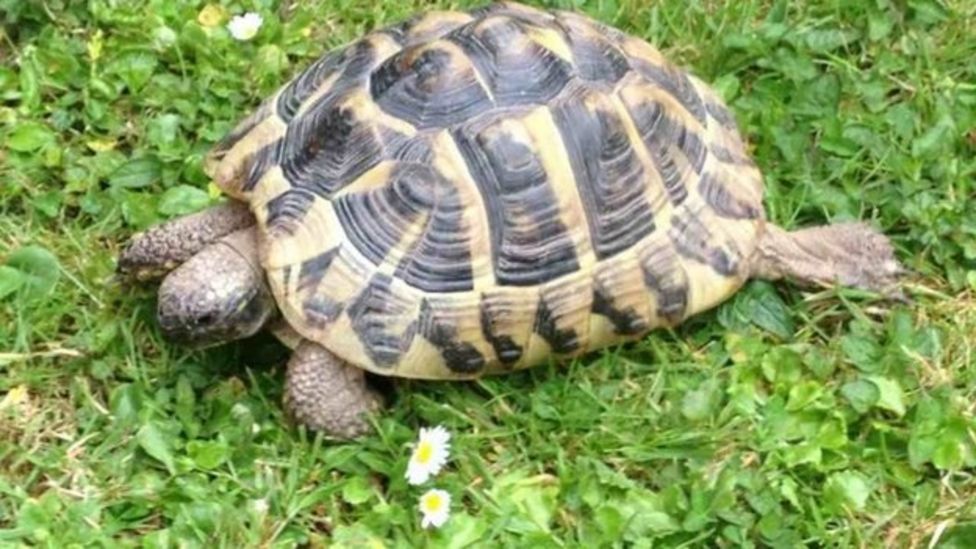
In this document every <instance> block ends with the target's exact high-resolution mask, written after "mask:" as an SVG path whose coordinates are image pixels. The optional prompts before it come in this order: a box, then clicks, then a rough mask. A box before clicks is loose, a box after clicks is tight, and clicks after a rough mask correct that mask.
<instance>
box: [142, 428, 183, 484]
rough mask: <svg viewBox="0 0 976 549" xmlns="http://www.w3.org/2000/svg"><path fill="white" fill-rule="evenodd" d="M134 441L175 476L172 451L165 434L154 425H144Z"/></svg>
mask: <svg viewBox="0 0 976 549" xmlns="http://www.w3.org/2000/svg"><path fill="white" fill-rule="evenodd" d="M136 440H137V441H138V442H139V446H140V447H141V448H142V449H143V450H144V451H145V452H146V453H147V454H149V455H150V456H152V457H153V458H155V459H156V460H158V461H159V462H160V463H162V464H163V465H164V466H165V467H166V470H167V471H169V473H170V474H171V475H175V474H176V462H175V460H174V459H173V450H172V449H171V447H170V444H169V441H167V440H166V433H164V432H163V431H161V430H160V429H159V427H157V426H156V424H155V423H146V424H145V425H143V426H142V427H140V428H139V432H138V433H136Z"/></svg>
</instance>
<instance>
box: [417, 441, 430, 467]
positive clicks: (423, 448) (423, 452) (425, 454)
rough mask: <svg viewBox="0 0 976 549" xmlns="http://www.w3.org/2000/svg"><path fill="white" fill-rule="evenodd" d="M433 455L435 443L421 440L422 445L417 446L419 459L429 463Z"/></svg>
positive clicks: (421, 461)
mask: <svg viewBox="0 0 976 549" xmlns="http://www.w3.org/2000/svg"><path fill="white" fill-rule="evenodd" d="M432 457H434V445H433V444H431V443H429V442H426V441H425V442H421V443H420V446H417V461H418V462H420V463H423V464H427V463H428V462H429V461H430V458H432Z"/></svg>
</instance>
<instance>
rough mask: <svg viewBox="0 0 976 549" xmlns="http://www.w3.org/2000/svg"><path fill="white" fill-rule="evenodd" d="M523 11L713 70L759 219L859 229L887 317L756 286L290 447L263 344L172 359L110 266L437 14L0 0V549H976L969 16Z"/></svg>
mask: <svg viewBox="0 0 976 549" xmlns="http://www.w3.org/2000/svg"><path fill="white" fill-rule="evenodd" d="M433 3H434V4H439V5H449V4H450V5H456V4H458V3H448V2H433ZM545 3H546V4H549V5H556V6H559V7H564V8H569V7H573V8H576V9H579V10H582V11H585V12H587V13H589V14H590V15H592V16H594V17H597V18H599V19H601V20H603V21H605V22H607V23H611V24H614V25H616V26H618V27H620V28H622V29H624V30H626V31H628V32H631V33H633V34H636V35H639V36H641V37H644V38H646V39H648V40H649V41H650V42H651V43H653V44H655V45H657V46H658V47H659V48H661V49H662V50H663V51H664V52H665V53H666V54H667V55H668V56H669V57H670V58H672V59H673V60H675V61H677V62H679V63H680V64H682V65H684V66H687V67H689V68H690V69H691V70H692V71H693V72H695V73H696V74H698V75H700V76H701V77H702V78H703V79H705V80H706V81H708V82H712V83H713V84H714V85H715V87H716V88H717V89H718V90H719V91H720V93H721V94H722V95H723V96H724V97H725V98H726V100H727V101H728V102H729V104H730V105H731V107H732V110H733V111H734V113H735V115H736V117H737V119H738V121H739V124H740V126H741V127H742V129H743V132H744V134H745V135H746V137H747V139H748V140H749V142H750V144H751V148H752V150H753V153H754V155H755V158H756V161H757V163H758V165H759V166H760V167H761V169H762V170H763V173H764V176H765V182H766V189H767V196H766V205H767V211H768V213H769V216H770V218H772V219H774V220H775V221H777V222H779V223H782V224H784V225H787V226H790V227H797V226H801V225H806V224H813V223H822V222H825V221H840V220H849V219H865V220H868V221H870V222H871V223H872V224H874V225H875V226H877V227H879V228H881V229H882V230H884V231H885V232H886V233H887V234H889V235H890V236H891V237H892V239H893V241H894V243H895V246H896V248H897V254H898V256H899V258H900V259H901V260H902V261H903V262H904V263H905V265H906V266H907V267H908V268H909V269H910V271H911V274H910V276H909V277H908V278H907V279H906V280H905V292H906V294H907V295H908V296H909V298H910V301H909V302H908V303H903V304H901V303H893V302H890V301H886V300H883V299H881V298H879V297H878V296H874V295H870V294H865V293H863V292H854V291H847V290H830V291H826V290H825V291H818V292H811V291H804V290H801V289H799V288H796V287H794V286H791V285H789V284H775V285H773V284H768V283H761V282H754V283H751V284H749V285H748V286H747V287H746V288H745V289H744V290H743V291H742V292H740V293H739V294H737V296H736V297H735V298H733V299H732V300H730V301H728V302H727V303H725V304H724V305H722V306H721V307H719V308H717V309H716V310H714V311H711V312H709V313H707V314H703V315H700V316H698V317H695V318H694V319H693V320H691V321H689V322H687V323H686V324H684V325H682V326H681V327H680V328H679V329H676V330H670V331H667V330H661V331H657V332H654V333H652V334H650V335H648V336H647V337H645V338H644V339H643V340H642V341H640V342H638V343H636V344H633V345H629V346H626V347H622V348H613V349H609V350H607V351H606V352H602V353H596V354H594V355H592V356H588V357H586V358H584V359H581V360H576V361H573V362H572V363H570V364H564V365H557V364H553V365H550V366H547V367H541V368H537V369H534V370H532V371H528V372H523V373H519V374H517V375H511V376H508V377H503V378H492V379H485V380H481V381H478V382H472V383H457V384H449V383H430V382H427V383H421V382H398V383H396V384H395V394H396V400H395V401H394V402H393V403H392V405H391V406H390V407H389V409H388V410H387V411H386V413H384V414H383V415H382V416H378V417H376V420H375V421H376V430H375V434H373V435H371V436H368V437H365V438H363V439H361V440H359V441H356V442H353V443H336V442H334V441H329V440H323V439H321V438H315V437H311V436H308V435H307V434H306V433H305V432H303V431H299V430H296V429H294V428H292V427H290V426H289V425H288V424H287V422H286V421H284V418H283V416H282V410H281V407H280V404H279V401H280V397H281V393H282V384H283V366H284V360H285V359H286V357H287V354H286V352H285V350H284V349H283V348H282V347H281V346H280V345H279V344H277V343H276V342H275V341H274V340H273V339H271V338H270V337H269V336H260V337H257V338H254V339H252V340H249V341H245V342H242V343H236V344H231V345H227V346H224V347H220V348H216V349H212V350H207V351H203V352H193V351H188V350H185V349H182V348H179V347H176V346H173V345H169V344H167V343H165V342H164V341H163V340H162V339H161V337H160V336H159V332H158V329H157V327H156V324H155V320H154V316H153V313H154V299H153V289H152V288H151V287H135V288H133V287H127V286H124V285H120V284H118V283H116V282H115V281H114V280H113V273H114V268H115V257H116V255H117V253H118V252H119V250H120V248H121V246H122V245H123V244H124V243H125V241H126V239H127V237H128V236H129V235H131V234H132V233H133V232H135V231H138V230H141V229H144V228H146V227H147V226H149V225H151V224H153V223H156V222H158V221H160V220H163V219H166V218H170V217H173V216H178V215H181V214H184V213H187V212H191V211H195V210H198V209H200V208H203V207H205V206H206V205H207V204H209V203H211V202H212V201H214V200H215V199H217V193H216V192H215V191H214V189H213V188H212V187H211V186H210V182H209V181H208V179H207V177H206V176H205V175H204V174H203V172H202V169H201V161H202V158H203V155H204V154H205V153H206V151H207V150H208V148H209V147H210V146H211V145H212V144H213V143H214V142H215V141H216V140H218V139H219V138H220V137H221V136H222V135H223V134H224V133H225V132H226V131H228V130H229V129H230V128H231V126H232V125H233V124H234V123H235V122H236V121H237V120H239V119H240V118H241V117H242V116H244V115H245V114H246V113H247V112H248V111H249V109H251V108H252V107H253V106H255V105H256V104H257V102H258V101H260V99H261V98H262V97H264V96H265V95H266V94H268V93H270V92H271V91H273V90H274V89H275V88H276V87H277V86H278V85H280V84H281V83H283V82H284V81H285V80H286V79H287V78H289V77H290V75H293V74H295V73H296V72H297V71H298V70H299V69H300V68H302V67H304V66H306V65H307V64H308V63H310V62H311V61H312V60H313V59H314V58H316V57H317V56H319V55H320V54H321V53H323V52H324V51H325V50H327V49H329V48H331V47H335V46H338V45H340V44H342V43H344V42H346V41H348V40H351V39H352V38H354V37H356V36H358V35H360V34H362V33H363V32H365V31H367V30H369V29H372V28H375V27H377V26H379V25H383V24H385V23H391V22H394V21H397V20H399V19H402V18H403V17H405V16H407V15H409V14H411V13H413V12H414V11H416V10H418V9H420V8H422V7H424V6H428V5H430V4H431V3H430V2H423V1H420V0H412V1H402V0H401V1H393V0H374V1H371V2H369V1H365V0H352V1H340V0H317V1H312V2H289V1H284V2H280V3H279V2H275V1H272V0H246V1H227V2H223V3H221V4H218V5H207V4H205V3H202V2H196V1H189V0H181V1H168V0H150V1H148V2H141V1H134V0H90V1H88V2H66V1H64V0H48V1H46V2H39V1H26V2H25V1H23V0H0V21H2V23H3V25H4V27H3V28H2V29H0V545H4V546H6V545H8V544H11V545H13V546H49V547H63V546H71V545H74V546H82V545H85V546H89V545H92V546H113V547H114V546H143V547H171V546H173V547H175V546H179V547H197V546H199V547H216V546H249V547H250V546H272V545H273V546H285V547H287V546H295V545H302V544H311V545H312V546H316V547H317V546H325V545H330V546H332V545H334V546H337V547H341V546H360V545H363V544H372V546H375V547H379V546H384V545H385V546H389V547H393V546H407V545H425V544H429V545H431V546H439V547H440V546H443V547H462V546H467V545H475V546H496V545H502V546H533V547H536V546H538V547H546V546H579V545H586V546H638V547H650V546H657V547H677V546H685V547H692V546H719V547H739V546H776V547H797V546H802V545H809V546H812V547H824V546H838V545H839V546H862V547H882V546H899V547H928V546H930V543H933V542H935V544H936V545H938V546H941V547H973V546H976V503H974V502H976V478H974V476H973V474H974V472H976V417H974V415H976V414H974V412H976V410H974V402H976V399H974V393H976V356H974V345H976V343H974V341H976V337H974V335H973V334H976V198H974V197H976V63H974V61H973V60H974V59H976V3H973V2H971V1H970V0H945V1H942V2H938V1H935V0H906V1H902V0H898V1H890V0H833V1H829V0H828V1H818V2H786V1H781V0H776V1H765V0H747V1H742V2H729V3H728V4H727V5H726V4H724V3H722V2H717V1H690V2H686V1H685V0H658V1H654V2H646V1H643V0H602V1H601V0H595V1H587V2H581V1H578V0H577V1H572V0H561V1H553V2H545ZM460 4H463V5H468V4H469V3H468V2H460ZM245 11H258V12H259V13H261V14H262V15H263V17H264V25H263V26H262V27H261V29H260V31H259V32H258V34H257V36H255V37H254V38H253V39H252V40H250V41H247V42H240V41H235V40H234V39H233V38H231V37H230V35H229V34H228V32H227V30H226V27H225V25H226V22H227V20H228V19H229V17H230V16H231V15H233V14H239V13H243V12H245ZM437 424H440V425H444V426H445V427H447V428H448V429H449V430H450V431H451V433H452V434H453V441H452V442H453V451H452V455H451V460H450V462H449V465H448V467H447V469H446V470H445V471H443V472H441V474H440V475H438V476H437V477H436V478H435V479H434V481H433V482H432V483H431V484H429V485H428V486H437V487H440V488H443V489H444V490H446V491H447V492H448V493H450V494H451V496H452V498H453V505H452V516H451V518H450V520H449V521H448V522H447V524H446V525H445V526H443V527H442V528H440V529H433V530H425V529H422V528H421V526H420V517H419V514H418V512H417V509H416V506H417V499H418V497H419V496H420V494H421V493H423V491H424V490H425V489H426V488H427V487H428V486H424V487H415V486H410V485H408V484H407V482H406V480H405V479H404V471H405V468H406V463H407V459H408V456H409V452H410V448H411V444H412V443H413V442H414V441H415V440H416V436H417V432H418V430H419V428H420V427H423V426H429V425H437Z"/></svg>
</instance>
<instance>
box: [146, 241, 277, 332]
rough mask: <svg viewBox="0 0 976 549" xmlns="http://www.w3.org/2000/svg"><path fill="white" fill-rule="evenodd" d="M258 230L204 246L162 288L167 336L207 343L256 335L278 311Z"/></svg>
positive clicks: (162, 325) (160, 310)
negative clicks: (260, 253)
mask: <svg viewBox="0 0 976 549" xmlns="http://www.w3.org/2000/svg"><path fill="white" fill-rule="evenodd" d="M255 239H256V234H255V229H254V228H250V229H244V230H241V231H238V232H235V233H231V234H230V235H228V236H226V237H224V238H223V239H222V240H220V241H218V242H217V243H215V244H212V245H210V246H208V247H207V248H205V249H203V250H202V251H200V252H199V253H197V254H196V255H194V256H193V257H191V258H190V259H189V260H187V261H186V262H185V263H183V264H182V265H180V266H179V267H178V268H177V269H176V270H174V271H173V272H172V273H170V274H169V275H168V276H167V277H166V279H165V280H163V283H162V285H161V286H160V288H159V302H158V306H157V313H156V314H157V317H158V319H159V326H160V328H161V329H162V331H163V335H164V337H166V339H168V340H170V341H173V342H176V343H182V344H186V345H190V346H193V347H208V346H211V345H217V344H220V343H226V342H228V341H233V340H235V339H240V338H243V337H248V336H250V335H253V334H254V333H256V332H257V331H258V330H260V329H261V327H263V326H264V325H265V324H266V323H267V322H268V320H269V319H270V318H271V317H272V316H273V315H274V313H275V302H274V298H273V297H272V295H271V291H270V289H269V288H268V285H267V283H266V282H265V279H264V272H263V270H262V269H261V267H260V264H259V262H258V255H257V245H256V242H255Z"/></svg>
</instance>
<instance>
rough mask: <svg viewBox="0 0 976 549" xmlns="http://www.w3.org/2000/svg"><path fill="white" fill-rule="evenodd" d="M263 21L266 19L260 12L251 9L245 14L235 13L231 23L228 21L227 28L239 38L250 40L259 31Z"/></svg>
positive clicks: (232, 34)
mask: <svg viewBox="0 0 976 549" xmlns="http://www.w3.org/2000/svg"><path fill="white" fill-rule="evenodd" d="M262 23H264V19H262V18H261V15H260V14H257V13H254V12H253V11H249V12H247V13H245V14H244V15H235V16H234V18H233V19H231V20H230V23H227V30H229V31H230V35H231V36H233V37H234V38H236V39H237V40H242V41H243V40H250V39H252V38H254V35H256V34H257V33H258V29H260V28H261V24H262Z"/></svg>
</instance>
